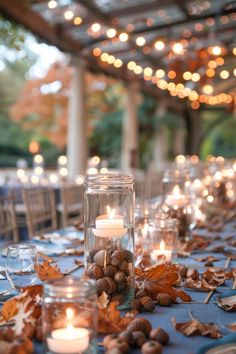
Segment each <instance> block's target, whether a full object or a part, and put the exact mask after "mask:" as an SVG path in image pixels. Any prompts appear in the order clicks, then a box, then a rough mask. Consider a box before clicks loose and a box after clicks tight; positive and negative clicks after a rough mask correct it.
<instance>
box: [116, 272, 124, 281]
mask: <svg viewBox="0 0 236 354" xmlns="http://www.w3.org/2000/svg"><path fill="white" fill-rule="evenodd" d="M114 280H115V281H116V282H117V283H122V282H124V281H125V280H126V276H125V273H123V272H120V271H119V272H117V273H116V274H115V275H114Z"/></svg>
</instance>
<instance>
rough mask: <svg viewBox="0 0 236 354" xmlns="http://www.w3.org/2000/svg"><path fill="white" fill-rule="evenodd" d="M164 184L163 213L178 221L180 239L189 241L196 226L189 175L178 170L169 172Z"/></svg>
mask: <svg viewBox="0 0 236 354" xmlns="http://www.w3.org/2000/svg"><path fill="white" fill-rule="evenodd" d="M162 183H163V196H162V205H161V211H162V213H164V214H165V215H166V216H167V217H170V218H173V219H177V227H178V233H179V238H181V239H182V240H188V239H189V238H190V237H191V231H192V229H193V228H194V227H195V224H196V219H195V211H194V207H193V203H192V196H191V190H190V185H191V184H190V180H189V178H188V173H187V171H181V170H176V169H174V170H167V171H166V172H165V176H164V178H163V181H162Z"/></svg>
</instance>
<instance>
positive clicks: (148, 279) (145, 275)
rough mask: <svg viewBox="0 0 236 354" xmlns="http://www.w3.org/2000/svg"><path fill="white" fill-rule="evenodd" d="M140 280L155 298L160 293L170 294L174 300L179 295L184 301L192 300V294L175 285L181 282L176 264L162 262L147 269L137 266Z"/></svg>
mask: <svg viewBox="0 0 236 354" xmlns="http://www.w3.org/2000/svg"><path fill="white" fill-rule="evenodd" d="M135 274H136V277H137V280H138V281H141V282H142V288H143V289H146V290H147V291H148V292H149V293H150V295H151V296H152V297H153V298H156V295H157V294H159V293H165V294H169V295H170V296H171V297H172V299H173V301H176V299H177V298H178V297H179V298H180V299H181V300H183V301H191V296H189V295H188V294H186V293H185V292H184V291H182V290H176V289H175V288H174V287H173V286H174V285H176V284H177V283H178V282H179V273H178V268H177V266H176V265H174V264H161V265H157V266H154V267H151V268H148V269H146V270H143V269H139V268H135Z"/></svg>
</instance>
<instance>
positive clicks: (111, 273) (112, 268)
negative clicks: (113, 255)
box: [103, 264, 118, 278]
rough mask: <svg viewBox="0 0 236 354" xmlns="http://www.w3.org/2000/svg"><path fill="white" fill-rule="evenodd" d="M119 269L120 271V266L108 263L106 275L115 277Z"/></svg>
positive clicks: (105, 270)
mask: <svg viewBox="0 0 236 354" xmlns="http://www.w3.org/2000/svg"><path fill="white" fill-rule="evenodd" d="M117 271H118V268H117V267H115V266H113V265H112V264H109V265H107V266H106V267H105V268H104V270H103V272H104V275H106V276H107V277H111V278H113V277H114V275H115V274H116V272H117Z"/></svg>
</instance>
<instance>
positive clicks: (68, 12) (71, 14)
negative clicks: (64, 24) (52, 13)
mask: <svg viewBox="0 0 236 354" xmlns="http://www.w3.org/2000/svg"><path fill="white" fill-rule="evenodd" d="M64 17H65V19H66V20H67V21H70V20H72V19H73V17H74V12H73V11H71V10H66V11H65V12H64Z"/></svg>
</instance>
